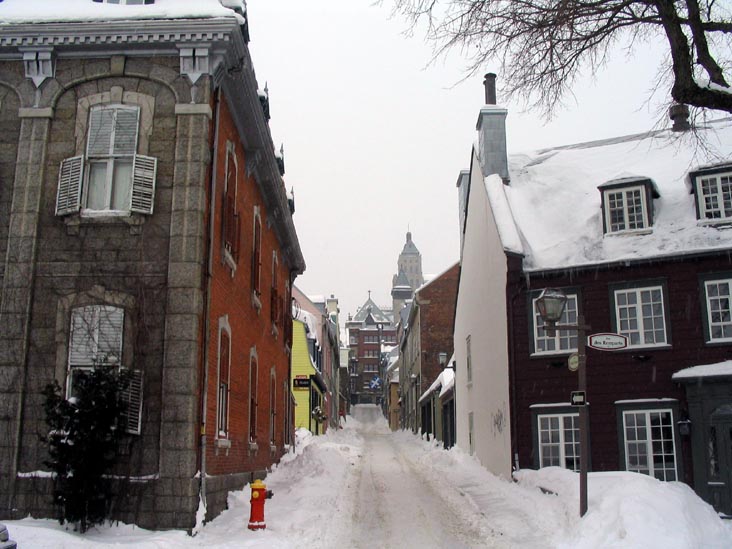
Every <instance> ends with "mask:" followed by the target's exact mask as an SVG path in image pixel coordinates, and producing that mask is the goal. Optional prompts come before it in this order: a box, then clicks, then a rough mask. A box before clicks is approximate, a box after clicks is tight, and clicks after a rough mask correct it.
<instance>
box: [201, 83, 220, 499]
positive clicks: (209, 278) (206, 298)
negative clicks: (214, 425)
mask: <svg viewBox="0 0 732 549" xmlns="http://www.w3.org/2000/svg"><path fill="white" fill-rule="evenodd" d="M220 102H221V88H218V90H217V92H216V94H215V96H214V108H213V117H214V134H213V144H212V147H211V151H212V156H213V159H212V162H211V182H210V185H209V189H210V193H211V197H210V203H209V211H208V239H207V240H206V247H207V250H206V251H207V255H208V260H207V262H206V291H205V292H204V294H203V324H204V327H203V330H204V332H203V390H202V391H201V394H202V397H201V443H200V452H201V455H200V460H199V461H200V464H201V484H200V492H199V496H200V500H201V501H203V503H204V505H205V504H206V415H207V414H206V408H207V406H208V361H209V352H208V345H209V339H210V337H209V329H210V327H211V317H210V311H209V303H210V302H211V285H212V282H213V260H214V258H213V256H214V249H213V248H214V246H213V238H214V208H215V206H216V169H217V164H218V161H217V160H218V154H217V150H218V144H219V103H220Z"/></svg>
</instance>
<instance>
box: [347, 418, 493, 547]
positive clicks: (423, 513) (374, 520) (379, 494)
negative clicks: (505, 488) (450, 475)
mask: <svg viewBox="0 0 732 549" xmlns="http://www.w3.org/2000/svg"><path fill="white" fill-rule="evenodd" d="M380 416H381V411H380V410H379V409H378V408H366V407H362V408H361V409H356V411H355V417H356V418H357V419H359V420H361V422H362V424H363V427H362V428H361V429H360V432H361V435H362V436H363V438H364V448H363V458H362V460H361V462H360V465H359V467H358V473H357V474H358V485H357V490H356V493H355V494H354V495H355V497H356V501H355V506H354V511H353V514H352V520H353V530H352V538H351V541H350V544H348V545H350V546H352V547H374V546H376V547H395V548H396V547H410V546H417V547H483V546H486V547H490V546H495V544H494V543H490V542H489V541H488V538H492V537H493V536H491V535H490V532H486V531H485V530H484V529H481V528H480V527H479V526H480V525H479V523H478V522H477V521H474V520H473V521H471V520H470V515H472V513H470V514H468V516H465V514H464V512H462V510H461V509H460V507H458V506H455V505H450V504H449V502H448V501H445V497H444V495H445V493H444V491H443V492H442V493H441V492H440V490H438V489H436V488H435V487H433V486H431V485H430V483H429V482H428V481H427V479H425V478H424V475H423V474H422V473H421V472H420V470H419V467H418V465H417V464H416V463H414V462H413V461H412V460H411V459H410V458H409V456H408V455H406V453H405V452H403V450H402V447H401V445H400V444H398V443H397V441H396V439H395V438H394V437H392V436H391V435H390V433H388V432H383V431H382V430H380V429H377V428H376V429H375V428H374V426H379V425H380V422H379V419H380ZM445 480H446V481H447V482H448V483H449V479H445Z"/></svg>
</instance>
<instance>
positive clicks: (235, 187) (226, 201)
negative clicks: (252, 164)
mask: <svg viewBox="0 0 732 549" xmlns="http://www.w3.org/2000/svg"><path fill="white" fill-rule="evenodd" d="M224 170H225V174H224V186H223V194H222V198H221V250H222V254H223V259H224V261H225V262H226V264H227V265H228V266H229V267H230V268H231V269H232V271H235V270H236V266H237V264H238V263H239V252H240V247H241V215H240V213H239V208H238V202H237V201H238V193H239V161H238V159H237V157H236V148H235V146H234V143H232V142H231V141H227V142H226V164H225V166H224ZM232 172H233V173H232Z"/></svg>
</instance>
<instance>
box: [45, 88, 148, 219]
mask: <svg viewBox="0 0 732 549" xmlns="http://www.w3.org/2000/svg"><path fill="white" fill-rule="evenodd" d="M123 98H124V102H123ZM148 98H149V96H145V95H143V94H139V93H137V92H127V93H125V92H123V90H122V88H121V87H115V88H113V90H112V92H106V93H102V94H96V95H93V96H88V97H83V98H81V99H80V100H79V101H78V104H77V109H76V117H77V128H76V135H77V139H76V154H75V156H72V157H69V158H65V159H63V160H62V161H61V163H60V166H59V173H58V182H57V192H56V208H55V215H56V216H68V215H78V216H80V217H89V218H97V217H129V216H131V215H132V214H145V215H152V213H153V209H154V205H155V184H156V179H157V161H158V160H157V158H154V157H150V156H145V155H144V154H140V151H142V152H143V153H146V152H147V146H148V141H149V135H148V132H149V127H151V125H152V117H153V110H154V100H152V98H149V100H148ZM110 111H111V112H112V116H111V122H107V121H109V120H110V119H109V118H108V117H106V116H105V115H104V113H105V112H110ZM122 112H126V113H128V114H129V113H134V120H135V125H134V141H133V139H132V135H133V132H132V129H131V125H129V127H127V128H125V127H124V123H122V122H120V123H119V124H118V121H119V120H120V113H122ZM127 121H128V122H129V121H130V118H129V117H128V118H127ZM107 123H108V124H109V125H111V127H106V128H105V124H107ZM143 126H144V127H143ZM93 128H97V129H100V130H103V131H102V132H99V133H96V134H95V135H99V136H106V139H105V140H104V141H106V140H108V143H106V150H104V149H105V147H104V145H105V143H104V141H100V142H97V141H96V140H95V139H93V136H92V130H93ZM118 130H119V131H121V133H120V134H119V135H122V136H123V138H122V139H121V140H120V141H118V140H116V137H117V136H118V133H117V132H118ZM118 147H119V148H118ZM101 165H104V166H106V167H105V172H104V178H103V181H104V183H103V185H98V186H97V185H96V184H95V185H94V189H92V184H93V181H94V178H95V176H94V172H95V169H94V167H95V166H101ZM121 165H128V166H129V168H128V169H129V173H128V174H122V175H120V174H118V173H116V172H117V170H116V169H115V167H116V166H117V167H118V166H121ZM118 176H119V177H120V178H118ZM99 181H102V179H101V178H100V179H99ZM123 184H124V187H125V189H124V192H123V194H124V201H123V202H124V204H120V203H118V204H115V203H113V199H114V198H113V197H114V196H116V195H117V192H116V191H115V188H121V187H122V185H123ZM92 193H94V194H95V195H99V196H100V197H101V199H100V200H101V202H102V203H101V204H100V205H97V206H98V207H94V208H92V207H90V203H89V201H90V196H91V194H92ZM117 198H119V197H117Z"/></svg>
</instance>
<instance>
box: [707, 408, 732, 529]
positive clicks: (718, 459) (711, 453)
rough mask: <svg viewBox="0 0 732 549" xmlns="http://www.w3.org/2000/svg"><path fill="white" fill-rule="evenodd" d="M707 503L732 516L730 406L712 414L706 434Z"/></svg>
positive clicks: (731, 426) (731, 419)
mask: <svg viewBox="0 0 732 549" xmlns="http://www.w3.org/2000/svg"><path fill="white" fill-rule="evenodd" d="M707 456H708V460H709V461H708V471H707V474H708V481H707V493H708V494H709V503H711V504H712V505H714V508H715V509H716V510H717V511H719V512H721V513H724V514H726V515H731V516H732V404H724V405H722V406H720V407H718V408H717V409H716V410H714V412H712V415H711V417H710V418H709V430H708V432H707Z"/></svg>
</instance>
